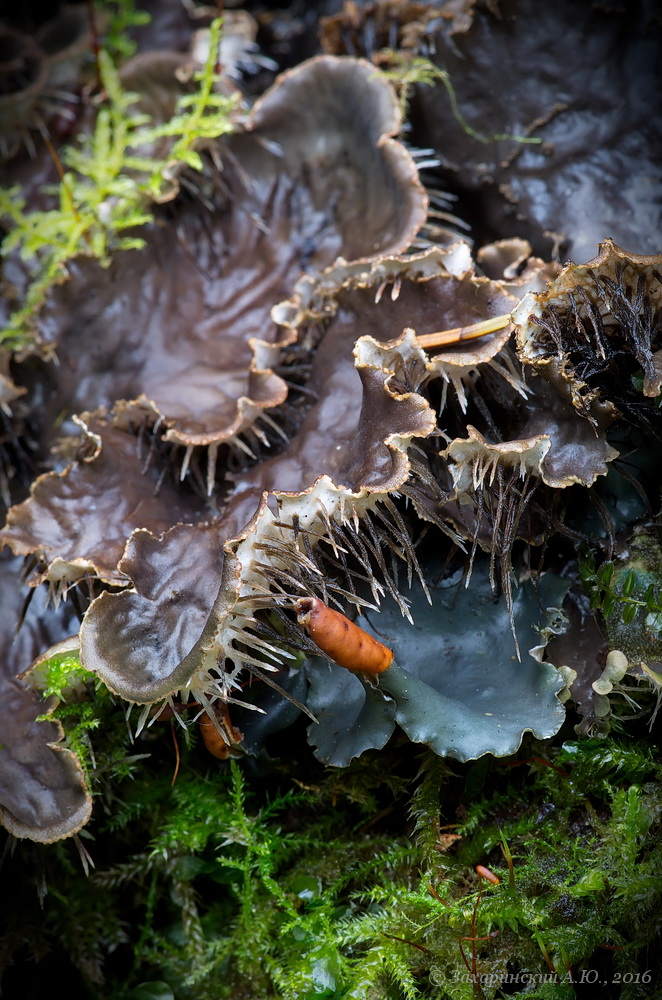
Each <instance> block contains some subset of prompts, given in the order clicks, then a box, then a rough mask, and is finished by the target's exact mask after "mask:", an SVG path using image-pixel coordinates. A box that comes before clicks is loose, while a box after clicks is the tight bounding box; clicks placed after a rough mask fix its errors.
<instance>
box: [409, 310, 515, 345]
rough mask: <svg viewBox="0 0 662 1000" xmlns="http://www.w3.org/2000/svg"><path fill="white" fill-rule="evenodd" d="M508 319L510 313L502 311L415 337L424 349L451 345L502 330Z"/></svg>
mask: <svg viewBox="0 0 662 1000" xmlns="http://www.w3.org/2000/svg"><path fill="white" fill-rule="evenodd" d="M510 321H511V320H510V313H503V314H502V315H501V316H492V318H491V319H484V320H481V321H480V323H471V324H470V325H469V326H456V327H454V328H453V329H452V330H439V331H437V333H424V334H422V335H421V336H420V337H417V338H416V339H417V340H418V342H419V344H420V345H421V347H424V348H425V349H426V350H429V349H430V348H434V347H452V346H454V345H455V344H461V343H462V342H463V341H465V340H475V339H476V338H477V337H485V336H486V335H487V334H488V333H496V332H497V331H498V330H503V329H504V328H505V327H506V326H508V324H509V323H510Z"/></svg>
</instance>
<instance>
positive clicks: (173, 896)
mask: <svg viewBox="0 0 662 1000" xmlns="http://www.w3.org/2000/svg"><path fill="white" fill-rule="evenodd" d="M92 707H93V708H94V713H95V715H96V717H97V720H98V722H99V723H100V724H99V726H98V727H97V728H96V729H95V731H94V732H92V734H91V736H92V739H93V742H94V755H93V756H92V755H91V754H90V753H89V749H88V755H87V757H88V761H87V762H88V766H89V768H90V772H91V774H92V776H93V781H94V786H95V790H96V799H95V809H94V816H93V820H92V822H91V823H90V825H89V826H88V828H87V829H86V830H85V831H83V834H82V835H81V843H82V844H84V845H85V848H86V849H87V850H88V851H89V853H90V855H91V857H92V860H93V862H94V865H95V868H94V869H93V870H91V872H90V874H89V875H88V876H86V875H85V874H84V873H83V870H82V867H81V863H80V860H79V857H78V853H77V850H76V845H75V843H74V842H72V841H65V842H61V843H59V844H55V845H48V846H41V845H33V844H30V843H27V842H20V843H17V844H16V845H15V849H14V851H13V856H12V857H11V859H10V858H5V868H4V883H5V891H4V893H3V898H4V903H3V910H6V912H5V913H4V914H3V922H5V926H6V927H7V933H6V935H5V938H4V945H3V955H2V961H3V965H8V968H7V971H6V973H5V976H4V980H3V987H4V990H5V991H6V992H5V995H6V996H14V995H21V996H22V997H25V998H26V1000H27V998H31V997H33V996H34V997H36V996H37V995H40V996H41V995H43V990H44V988H45V987H46V986H47V984H48V983H51V982H53V981H56V979H57V980H59V981H62V982H66V983H68V984H69V987H68V988H69V990H70V992H71V993H72V994H73V995H76V996H80V997H81V998H82V997H91V998H93V997H98V996H100V995H103V996H104V997H106V998H109V1000H116V998H117V1000H120V998H121V1000H125V998H126V1000H147V998H157V997H159V998H162V1000H165V998H166V997H176V998H177V1000H189V998H190V1000H211V998H219V1000H220V998H224V997H227V998H232V1000H239V998H246V1000H249V998H251V1000H252V998H255V1000H258V998H259V1000H266V998H272V997H273V998H284V1000H289V998H299V1000H304V998H311V1000H312V998H327V1000H330V998H336V997H337V998H341V997H347V998H356V1000H364V998H365V1000H373V998H374V1000H380V998H389V1000H391V998H392V1000H401V998H402V1000H413V998H430V1000H432V998H435V1000H446V998H448V1000H451V998H452V1000H464V998H467V1000H469V998H476V997H478V998H480V997H485V998H487V1000H491V998H498V997H505V996H512V995H518V994H520V995H523V996H526V997H536V998H540V1000H543V998H559V1000H560V998H566V997H568V998H570V997H574V996H578V997H581V996H589V995H595V994H594V993H592V992H591V991H594V990H595V989H597V988H598V987H597V985H596V984H599V983H600V984H603V985H602V986H600V995H601V996H604V997H606V998H622V1000H634V998H637V997H646V998H649V997H652V996H656V995H661V994H659V993H656V992H655V991H656V990H657V989H658V984H659V983H660V982H661V981H662V967H661V962H660V949H659V936H660V929H661V925H662V878H661V877H660V867H661V866H662V842H661V841H660V838H659V825H660V814H661V812H662V773H661V772H662V768H661V767H660V765H659V764H658V763H657V761H656V759H655V755H654V752H653V749H652V747H651V744H650V740H651V738H652V737H650V736H649V734H648V732H647V730H645V729H644V728H643V727H642V730H641V731H637V732H634V731H630V732H627V731H625V732H623V733H621V734H620V735H618V736H615V737H614V736H607V737H604V738H600V739H594V740H591V741H580V742H578V741H577V740H576V738H575V737H574V732H573V730H572V725H571V720H570V721H569V722H568V724H567V725H566V727H565V728H564V731H563V732H562V733H561V734H560V735H559V737H557V738H556V739H555V740H554V741H553V742H552V743H547V744H545V745H542V744H536V743H535V742H534V741H528V742H527V743H526V744H525V746H523V747H522V748H521V751H520V753H519V754H518V755H517V756H516V757H514V758H510V759H505V760H496V759H494V758H492V757H490V756H488V757H485V758H482V759H481V760H480V761H478V762H476V763H473V764H466V765H462V764H457V763H455V762H451V761H443V760H441V759H439V758H437V757H435V756H434V755H433V754H431V753H430V752H428V751H423V752H422V751H421V749H420V747H419V748H417V747H416V746H413V745H411V744H409V743H407V742H405V741H401V742H398V741H395V742H392V743H391V744H389V746H388V747H387V748H386V750H385V751H382V752H381V753H369V754H366V755H364V757H362V758H361V759H360V760H358V761H356V762H355V763H354V764H353V765H352V766H350V767H349V768H346V769H325V768H323V767H322V766H321V765H319V764H317V762H316V761H314V759H313V758H312V757H311V756H310V755H309V753H308V751H307V750H304V749H303V748H304V742H303V740H302V739H301V737H302V735H303V734H302V732H301V730H300V729H299V727H298V726H295V727H291V728H290V729H289V730H287V731H286V733H285V734H283V735H281V736H280V737H272V740H271V744H270V746H269V750H270V755H269V756H266V755H265V756H264V758H263V759H259V760H256V759H249V758H247V759H245V760H243V761H241V762H238V763H237V762H218V761H215V760H213V759H212V758H211V757H208V756H207V755H206V751H205V749H204V746H203V745H202V741H201V740H198V739H197V729H196V727H195V726H194V725H192V726H190V728H189V729H187V730H184V729H182V727H181V726H179V725H178V723H176V722H174V723H173V722H168V723H165V724H164V723H159V722H157V723H155V724H154V725H153V726H151V727H150V728H149V729H148V730H147V732H146V734H145V735H144V736H143V737H141V738H140V739H139V740H137V741H136V742H135V743H134V744H132V743H130V742H129V738H128V729H127V725H126V719H125V715H124V711H123V708H122V707H121V706H120V705H119V704H117V703H116V702H114V700H113V699H112V698H111V697H110V696H109V695H108V694H107V693H106V692H104V691H99V692H97V693H96V694H95V696H94V699H93V700H92V701H83V702H80V703H79V704H78V705H71V704H70V705H68V706H63V707H62V708H61V709H60V713H61V714H62V715H63V716H64V720H63V721H64V724H65V726H66V727H67V728H68V730H69V734H70V737H69V739H70V741H71V742H72V744H75V745H77V747H78V749H79V750H80V748H81V746H82V745H83V743H84V742H85V741H89V739H90V730H89V718H88V717H89V715H90V711H91V708H92ZM653 736H654V734H653ZM175 740H176V741H177V745H178V747H177V750H176V749H175ZM143 755H147V756H143ZM178 755H179V756H180V757H181V760H180V763H179V768H178V770H177V759H178ZM175 772H176V773H175ZM509 858H510V861H509ZM477 865H483V866H485V867H487V868H488V870H489V871H490V872H492V873H493V874H494V875H496V876H497V877H498V878H499V880H500V881H499V884H498V885H494V884H490V882H489V881H488V880H487V878H483V877H481V876H479V875H478V874H477V872H476V866H477ZM474 977H475V980H476V981H475V982H473V981H472V979H474ZM16 990H18V991H19V993H16Z"/></svg>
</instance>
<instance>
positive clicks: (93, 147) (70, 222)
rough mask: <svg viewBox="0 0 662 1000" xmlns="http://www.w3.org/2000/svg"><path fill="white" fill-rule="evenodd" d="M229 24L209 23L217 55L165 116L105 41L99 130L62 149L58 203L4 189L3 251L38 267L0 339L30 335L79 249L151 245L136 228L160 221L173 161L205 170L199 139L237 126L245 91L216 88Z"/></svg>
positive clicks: (103, 254) (104, 255)
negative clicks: (159, 119) (156, 208)
mask: <svg viewBox="0 0 662 1000" xmlns="http://www.w3.org/2000/svg"><path fill="white" fill-rule="evenodd" d="M122 12H123V17H121V18H120V22H119V28H118V30H114V31H113V32H112V33H111V35H110V40H109V46H110V51H113V52H114V53H115V54H117V55H125V54H126V53H125V52H123V51H120V48H119V46H118V44H117V38H120V37H124V33H125V31H126V23H127V18H129V17H130V13H131V11H130V7H129V5H128V4H127V3H124V4H122V5H121V8H120V13H122ZM112 23H115V22H112ZM221 25H222V20H221V19H220V18H219V19H217V20H215V21H214V22H213V24H212V26H211V28H210V46H209V55H208V57H207V60H206V63H205V65H204V67H203V69H202V70H201V71H200V72H199V73H197V74H196V76H195V79H196V80H197V83H198V89H197V90H196V92H195V93H193V94H186V95H183V96H182V97H180V98H179V100H178V103H177V112H176V114H175V115H174V116H173V117H172V118H171V120H170V121H168V122H165V123H163V124H154V123H153V122H152V121H151V120H150V119H149V117H148V116H147V115H145V114H142V113H138V112H137V111H136V110H135V104H136V102H137V100H138V98H139V95H137V94H133V93H127V92H125V91H124V90H123V88H122V86H121V83H120V79H119V75H118V71H117V68H116V66H115V64H114V62H113V58H112V57H111V55H110V51H109V49H101V51H100V52H99V75H100V79H101V84H102V87H103V93H102V96H103V103H101V105H100V107H99V110H98V112H97V115H96V121H95V125H94V129H93V131H92V133H91V135H89V136H83V137H81V138H80V139H79V140H78V142H77V143H76V144H74V145H72V146H70V147H68V148H66V149H64V150H63V151H62V152H61V160H62V163H61V164H60V169H61V180H60V184H59V186H58V187H57V189H56V190H55V192H54V195H55V207H54V208H51V209H48V210H44V211H31V210H29V209H28V208H27V206H26V203H25V199H24V198H22V196H21V190H20V188H19V187H14V188H11V189H10V190H6V191H0V219H2V221H3V223H4V224H5V225H6V226H7V228H8V234H7V236H6V237H5V239H4V241H3V246H2V252H3V254H8V253H10V252H12V251H14V250H18V251H19V252H20V254H21V257H22V258H23V259H24V260H26V261H29V262H30V268H31V273H32V277H31V281H30V284H29V286H28V289H27V291H26V293H25V295H24V297H23V302H22V305H21V307H20V308H19V309H17V310H16V311H15V312H14V313H13V314H12V316H11V317H10V319H9V323H8V326H7V327H6V328H5V329H3V330H0V343H3V342H4V343H5V344H6V345H7V346H8V347H10V348H12V349H24V348H25V347H26V346H28V345H29V344H30V343H31V341H32V340H33V338H34V336H35V333H36V327H35V323H36V317H37V314H38V312H39V310H40V308H41V307H42V305H43V303H44V301H45V299H46V296H47V294H48V292H49V290H50V289H51V288H52V287H53V285H56V284H58V283H61V282H63V281H66V279H67V276H68V273H67V264H68V262H69V261H71V260H73V258H74V257H76V256H77V255H79V254H82V255H85V256H91V257H96V258H97V259H98V260H99V261H100V262H101V263H102V264H103V265H107V264H108V263H109V262H110V259H111V255H112V254H113V253H116V252H118V251H122V250H130V249H139V248H140V247H142V246H144V240H143V239H142V238H141V237H140V235H139V233H136V230H137V229H138V227H140V226H142V225H144V224H146V223H148V222H150V221H151V220H152V217H153V216H152V211H151V200H152V199H154V198H157V199H158V198H159V197H160V196H161V195H162V193H163V191H164V189H165V188H166V187H170V186H172V171H173V169H174V168H177V167H179V168H181V167H188V168H190V169H193V170H197V171H199V170H201V169H202V165H203V164H202V159H201V157H200V154H199V153H198V151H197V149H196V146H197V144H198V143H199V142H200V141H201V140H205V139H212V138H217V137H218V136H221V135H224V134H226V133H228V132H230V131H232V130H233V128H234V114H235V112H236V109H237V105H238V97H237V96H236V95H233V96H231V97H227V96H224V95H222V94H219V93H217V92H216V91H215V90H214V83H215V81H216V73H215V66H216V53H217V51H218V43H219V40H220V33H221ZM164 137H165V138H168V139H169V140H170V142H169V148H168V153H167V155H166V156H165V157H164V158H161V159H160V158H156V157H152V156H149V155H147V154H144V153H138V150H139V149H141V148H149V147H150V145H151V144H153V143H154V142H156V141H157V140H159V139H163V138H164ZM53 152H54V151H53ZM54 155H55V154H54ZM65 168H66V169H65Z"/></svg>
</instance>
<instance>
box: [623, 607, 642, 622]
mask: <svg viewBox="0 0 662 1000" xmlns="http://www.w3.org/2000/svg"><path fill="white" fill-rule="evenodd" d="M638 610H639V608H638V607H637V605H636V604H626V605H625V607H624V608H623V621H624V623H625V624H626V625H629V624H630V622H633V621H634V619H635V617H636V614H637V611H638Z"/></svg>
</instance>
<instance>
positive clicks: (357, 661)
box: [295, 597, 393, 674]
mask: <svg viewBox="0 0 662 1000" xmlns="http://www.w3.org/2000/svg"><path fill="white" fill-rule="evenodd" d="M295 609H296V612H297V621H298V622H299V624H300V625H302V626H303V627H304V628H305V629H306V631H307V632H308V634H309V635H310V637H311V638H312V639H313V640H314V641H315V642H316V643H317V645H318V646H319V648H320V649H321V650H322V652H323V653H324V654H325V655H326V656H328V657H329V658H330V659H331V660H334V661H335V662H336V663H337V664H338V665H339V666H341V667H345V668H346V669H347V670H360V671H363V672H364V673H367V674H381V673H383V672H384V671H385V670H388V668H389V667H390V666H391V663H392V662H393V651H392V650H390V649H388V647H387V646H384V645H382V643H381V642H378V641H377V639H374V638H373V637H372V636H371V635H368V633H367V632H364V631H363V629H362V628H359V626H358V625H355V624H354V622H351V621H350V620H349V618H346V617H345V615H343V614H341V613H340V612H339V611H334V610H333V609H332V608H329V607H327V606H326V604H324V602H323V601H320V600H319V598H317V597H301V598H300V599H299V600H298V601H296V603H295Z"/></svg>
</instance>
